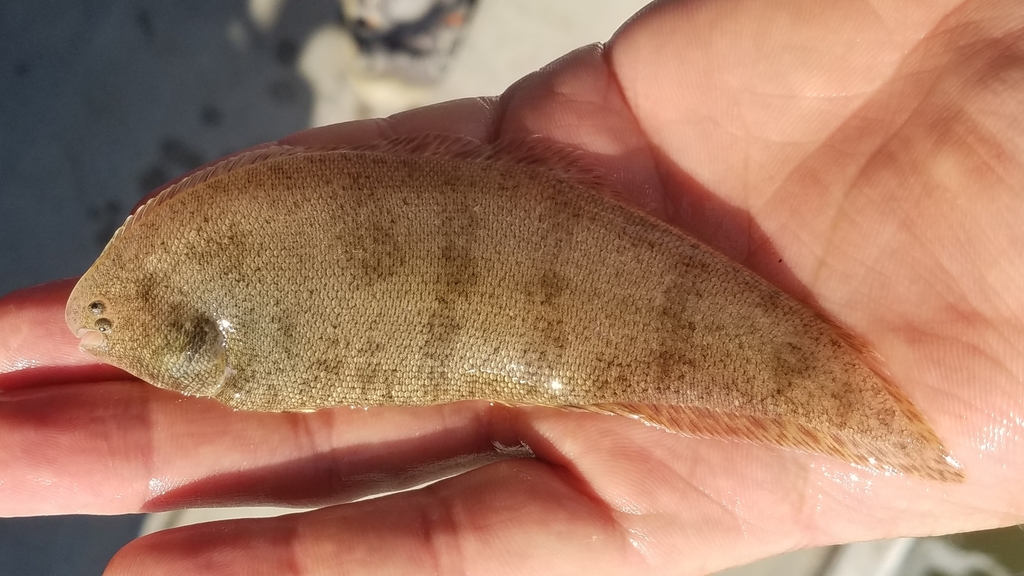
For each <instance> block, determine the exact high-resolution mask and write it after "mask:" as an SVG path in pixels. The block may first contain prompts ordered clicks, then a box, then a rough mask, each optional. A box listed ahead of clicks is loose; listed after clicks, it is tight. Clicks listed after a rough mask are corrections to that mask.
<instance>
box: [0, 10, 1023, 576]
mask: <svg viewBox="0 0 1024 576" xmlns="http://www.w3.org/2000/svg"><path fill="white" fill-rule="evenodd" d="M798 4H800V3H799V2H790V3H789V5H788V6H782V5H780V6H774V7H772V9H771V10H772V11H771V12H762V10H764V8H759V7H758V5H759V3H757V2H748V3H733V4H726V3H711V2H704V3H699V2H689V3H677V4H666V5H662V6H659V7H658V8H656V9H654V10H651V11H649V12H648V13H647V14H645V15H644V16H643V17H641V18H639V19H637V20H635V21H634V22H632V23H631V24H630V25H628V26H627V27H625V28H624V29H623V30H622V31H620V33H619V35H617V37H616V39H615V40H614V41H613V42H612V43H611V45H610V47H609V48H608V49H607V50H606V51H604V52H601V51H599V50H597V49H593V48H592V49H585V50H581V51H579V52H576V53H574V54H573V55H571V56H569V57H567V58H565V59H563V60H562V61H560V62H559V63H558V64H557V65H555V66H553V67H551V68H549V69H546V70H544V71H542V72H540V73H538V74H535V75H533V76H530V77H528V78H526V79H524V81H522V82H521V83H519V84H517V85H516V86H514V87H513V88H511V89H510V90H509V91H508V92H507V93H506V94H505V95H504V96H503V97H502V99H501V100H499V101H497V102H495V101H486V100H476V101H463V102H458V103H453V104H448V105H443V106H440V107H435V108H433V109H424V110H420V111H416V112H412V113H408V114H404V115H400V116H398V117H396V118H393V119H391V120H388V121H383V122H381V121H376V122H365V123H356V124H353V125H345V126H336V127H330V128H327V129H322V130H318V131H313V132H307V133H304V134H300V135H296V136H294V137H292V138H290V139H289V141H292V142H304V143H314V142H324V141H330V142H332V143H339V142H350V141H363V140H367V139H374V138H378V137H381V136H384V135H390V134H393V133H406V132H417V131H427V130H433V131H442V130H443V131H448V132H452V131H456V132H461V133H464V134H467V135H469V136H474V137H477V138H480V139H483V140H488V139H494V138H498V137H502V136H515V135H526V134H543V135H546V136H548V137H551V138H553V139H556V140H560V141H564V142H567V143H570V144H573V145H575V146H578V147H581V148H584V149H587V150H590V151H592V152H593V153H594V154H595V155H600V158H601V160H600V161H601V162H602V164H603V165H605V166H606V167H608V169H609V171H610V172H612V173H614V174H615V175H616V177H617V178H618V179H619V180H620V182H621V184H622V187H623V188H624V189H625V190H627V191H628V192H630V194H631V198H632V199H633V200H634V201H635V202H636V203H638V204H639V205H641V206H642V207H644V208H645V209H647V210H650V211H652V212H654V213H655V214H657V215H658V216H660V217H663V218H666V219H668V220H670V221H672V222H674V223H675V224H676V225H678V226H680V227H681V228H683V229H685V230H687V231H689V232H691V233H693V234H694V235H695V236H697V237H699V238H701V239H703V240H704V241H706V242H708V243H709V244H711V245H713V246H715V247H716V248H718V249H720V250H722V251H723V252H725V253H726V254H727V255H729V256H731V257H734V258H736V259H737V260H739V261H741V262H743V263H744V264H745V265H747V266H749V267H751V268H752V269H754V270H755V271H756V272H757V273H759V274H761V275H763V276H765V277H766V278H768V279H769V280H771V281H773V282H775V283H777V284H778V285H780V286H782V287H783V288H784V289H786V290H788V291H790V292H791V293H793V294H794V295H796V296H797V297H799V298H802V299H805V300H816V301H817V302H818V303H819V304H820V305H821V306H822V307H823V308H824V309H826V310H828V311H829V312H830V313H831V314H833V315H834V316H836V317H837V318H839V319H840V320H841V321H843V322H844V323H845V324H847V325H848V326H849V327H850V328H851V329H853V330H854V331H855V332H857V333H859V334H860V335H862V336H863V337H864V338H865V339H867V340H868V341H869V342H871V344H872V345H873V346H874V348H875V349H876V350H877V351H878V352H879V354H880V355H881V356H882V357H883V358H884V359H885V364H886V366H887V368H888V369H889V371H890V373H891V375H892V378H893V380H894V381H895V382H897V383H898V384H899V385H900V386H902V387H903V388H904V390H906V391H907V393H908V394H909V395H910V396H911V397H912V398H913V399H914V401H915V402H916V403H917V404H918V406H919V407H920V408H921V410H922V412H923V413H924V414H925V415H926V417H928V419H929V421H930V422H931V423H932V425H933V426H934V427H935V428H936V430H937V431H938V433H939V434H940V436H941V437H942V438H943V439H944V440H945V441H946V443H947V447H948V448H949V449H950V450H951V451H952V453H953V454H954V455H955V456H956V458H957V459H958V460H959V461H960V463H961V464H962V465H963V466H964V470H965V472H966V474H967V476H968V482H967V483H966V484H965V485H962V486H949V485H940V484H934V483H925V482H922V481H919V480H915V479H911V478H906V477H898V476H883V475H879V474H876V473H873V472H870V471H863V470H858V469H855V468H852V467H850V466H847V465H845V464H843V463H841V462H837V461H835V460H832V459H828V458H823V457H815V456H810V455H806V454H800V453H795V452H789V451H784V450H779V449H775V448H770V447H762V446H752V445H746V444H738V443H729V442H721V441H714V440H695V439H688V438H681V437H678V436H675V435H670V434H666V433H664V432H660V431H658V430H654V429H649V428H646V427H643V426H640V425H638V424H636V423H633V422H629V421H625V420H620V419H616V418H604V417H599V416H593V415H587V414H573V413H564V412H560V411H557V410H551V409H539V408H538V409H522V410H510V409H506V408H502V407H493V406H488V405H486V404H479V403H468V404H462V405H452V406H440V407H432V408H425V409H377V410H371V411H366V412H364V411H361V410H347V409H343V410H335V411H328V412H323V413H317V414H310V415H267V414H243V413H231V412H230V411H228V410H226V409H224V408H223V407H221V406H219V405H216V404H214V403H212V402H206V401H201V400H192V399H189V400H182V399H180V398H179V397H177V396H175V395H173V394H170V393H165V392H161V391H158V390H156V389H153V388H151V387H148V386H139V385H137V383H132V382H106V383H93V384H89V385H87V386H65V385H57V384H63V383H70V382H74V381H81V380H83V379H86V378H88V377H89V373H90V370H92V368H90V367H89V366H88V361H87V360H86V359H84V358H82V357H80V356H78V355H77V354H76V352H75V351H74V350H75V342H74V340H73V339H72V338H70V335H66V334H64V332H65V331H66V328H64V327H63V326H62V322H61V313H62V307H63V304H62V301H61V299H62V298H64V297H66V289H67V287H56V288H52V289H50V290H49V291H46V290H44V291H36V292H29V293H26V294H23V295H22V296H20V297H19V298H17V299H11V300H8V302H7V306H5V307H3V308H0V323H2V324H3V325H4V326H5V327H7V328H6V329H5V331H4V332H5V336H3V337H5V338H7V339H8V340H9V342H10V343H11V344H12V345H10V346H6V347H5V348H4V349H2V350H0V368H4V371H7V370H12V369H13V368H12V367H18V366H24V365H28V364H31V363H32V362H34V363H36V364H37V365H42V366H50V367H65V369H62V370H61V371H52V372H43V371H41V370H42V369H40V370H39V371H36V372H33V371H22V372H21V374H26V373H38V374H45V375H46V379H45V383H47V384H54V385H52V386H46V387H33V389H32V390H30V391H28V392H21V393H18V394H12V395H10V398H11V399H10V400H9V401H7V402H4V403H2V404H0V413H2V417H0V428H2V432H0V435H2V436H3V437H4V438H5V439H7V440H5V446H3V447H0V454H4V456H5V458H4V461H8V462H12V463H13V465H11V466H8V467H5V471H4V473H3V477H0V480H3V482H2V483H0V495H2V497H0V503H2V505H0V510H3V513H5V514H14V515H22V514H42V513H61V512H64V513H67V512H76V511H82V512H93V513H117V512H128V511H135V510H138V509H161V508H170V507H175V506H182V505H189V504H193V505H194V504H205V505H215V504H224V503H243V502H276V503H282V502H284V503H295V504H317V503H319V504H322V503H334V502H339V501H344V500H347V499H351V498H354V497H358V496H361V495H365V494H369V493H373V492H375V491H378V490H380V489H383V488H390V487H396V486H404V485H407V484H408V483H410V482H414V481H416V480H418V479H421V478H425V477H429V476H431V475H434V474H436V469H434V468H432V467H431V465H430V464H429V463H431V462H435V461H438V460H443V459H446V458H452V457H455V456H458V455H462V454H468V453H474V452H486V451H487V450H488V449H489V447H490V445H491V442H492V441H498V442H501V443H504V444H506V445H510V444H516V443H518V442H520V441H525V442H526V443H527V444H528V445H530V446H531V448H533V449H534V451H535V452H536V453H537V456H538V458H537V459H536V460H513V461H504V462H499V463H496V464H492V465H490V466H487V467H485V468H480V469H477V470H474V471H472V472H469V473H466V474H463V475H461V476H457V477H455V478H452V479H449V480H445V481H443V482H441V483H439V484H436V485H434V486H432V487H430V488H427V489H425V490H422V491H417V492H413V493H405V494H398V495H392V496H387V497H384V498H381V499H378V500H372V501H367V502H362V503H357V504H348V505H338V506H331V507H327V508H323V509H321V510H318V511H316V512H311V513H306V514H302V515H295V516H290V517H285V518H281V519H274V520H261V521H244V522H237V523H235V524H233V529H231V530H227V531H225V530H221V529H218V528H211V527H198V528H189V529H184V530H179V531H176V532H172V533H166V534H161V535H156V536H155V537H150V538H147V539H145V540H142V541H139V542H137V543H135V544H133V545H132V546H129V547H128V548H126V549H125V551H123V552H122V554H120V555H119V556H118V558H117V559H115V561H114V563H113V564H112V567H111V571H112V572H115V573H117V572H119V571H120V570H124V571H128V570H131V569H140V568H141V567H144V568H145V571H146V573H153V574H155V573H163V571H165V572H166V573H169V574H170V573H197V572H201V571H203V570H205V571H206V572H204V573H234V572H239V571H244V570H245V567H246V566H249V567H255V566H258V567H260V569H262V570H265V571H267V572H272V573H276V572H282V573H301V574H321V573H335V572H336V571H338V570H339V567H346V566H359V567H366V568H367V569H368V570H369V571H372V572H375V573H420V572H423V571H424V566H426V567H428V568H427V570H428V571H430V570H436V571H437V572H438V573H449V572H461V571H464V572H468V573H510V574H511V573H524V574H526V573H561V572H566V573H570V572H571V573H576V572H579V573H615V574H627V573H649V571H650V570H651V567H652V566H653V567H655V568H660V569H661V570H664V571H666V572H672V573H676V572H679V571H683V572H686V573H697V572H702V571H708V570H714V569H718V568H722V567H726V566H729V565H733V564H738V563H742V562H744V561H747V560H750V559H754V558H757V557H760V556H764V555H768V554H772V553H776V552H780V551H783V550H786V549H791V548H794V547H800V546H808V545H816V544H825V543H832V542H842V541H851V540H861V539H869V538H880V537H886V536H896V535H909V534H928V533H939V532H944V531H957V530H968V529H972V528H982V527H988V526H995V525H1000V524H1008V523H1013V522H1019V521H1021V520H1020V519H1021V516H1022V514H1021V511H1022V510H1024V496H1022V495H1021V494H1020V493H1019V491H1016V490H1015V489H1016V486H1018V485H1019V482H1020V479H1021V478H1022V477H1024V442H1022V440H1021V438H1022V436H1024V434H1022V432H1024V416H1022V414H1024V406H1022V404H1024V401H1022V394H1021V385H1022V379H1024V363H1022V361H1021V358H1022V354H1021V350H1022V348H1024V296H1022V295H1021V294H1024V292H1021V291H1020V290H1018V289H1017V287H1018V286H1019V285H1020V284H1021V280H1022V279H1024V260H1022V259H1021V257H1020V254H1019V252H1020V247H1022V246H1024V229H1022V228H1021V227H1020V226H1019V222H1020V221H1021V220H1022V219H1024V195H1022V194H1021V193H1020V190H1021V189H1022V185H1024V167H1022V158H1024V130H1022V128H1024V126H1022V125H1021V124H1022V121H1021V120H1020V118H1019V116H1020V114H1019V113H1017V112H1019V111H1020V109H1021V106H1022V102H1021V101H1020V97H1019V94H1022V93H1024V91H1022V88H1024V86H1022V84H1024V74H1022V71H1024V59H1022V57H1021V56H1020V54H1021V48H1022V46H1024V43H1022V39H1021V38H1022V37H1021V35H1020V33H1019V30H1020V29H1021V27H1022V24H1024V11H1021V10H1020V9H1019V8H1016V7H1015V6H1014V5H1013V3H1012V2H1006V3H1003V4H1004V6H999V5H998V3H995V4H997V5H995V6H973V5H972V6H960V7H954V8H952V9H950V8H947V9H942V8H941V7H939V6H929V7H928V8H921V7H917V6H908V7H904V8H902V12H900V10H901V8H900V7H895V8H893V7H889V8H888V10H889V13H882V12H874V11H870V10H869V9H868V8H866V7H864V6H863V5H861V4H858V3H848V4H849V5H848V6H847V5H843V4H842V3H833V4H831V5H830V8H829V12H828V13H823V12H820V11H818V12H815V11H813V10H812V9H811V8H809V7H807V8H801V7H800V6H798ZM979 4H980V3H979ZM808 6H810V4H808ZM925 12H928V13H925ZM705 30H714V33H713V35H712V34H711V33H707V32H704V31H705ZM40 318H45V319H46V320H45V321H42V322H41V321H40V320H39V319H40ZM55 339H59V345H55V344H54V340H55ZM5 354H6V356H5ZM27 363H28V364H27ZM5 367H6V368H5ZM54 370H56V368H54ZM10 376H12V375H9V378H8V379H7V380H2V379H0V386H8V384H5V382H14V381H15V380H14V378H13V377H10ZM32 380H33V383H37V382H40V381H41V379H40V378H33V379H32ZM21 381H22V382H25V381H27V379H26V378H25V377H22V378H21ZM41 438H50V440H48V441H47V443H46V444H45V445H44V446H43V447H42V448H40V444H41V441H40V439H41ZM15 495H19V496H20V497H21V498H20V499H18V500H15V498H14V496H15ZM25 495H28V496H29V497H28V498H25V497H24V496H25ZM286 570H291V572H285V571H286Z"/></svg>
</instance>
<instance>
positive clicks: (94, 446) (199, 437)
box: [0, 382, 544, 516]
mask: <svg viewBox="0 0 1024 576" xmlns="http://www.w3.org/2000/svg"><path fill="white" fill-rule="evenodd" d="M521 417H522V415H521V414H520V413H518V412H516V411H513V410H510V409H508V408H504V407H491V406H489V405H487V404H486V403H463V404H456V405H447V406H434V407H425V408H390V409H388V408H375V409H368V410H364V409H349V408H341V409H336V410H325V411H321V412H318V413H315V414H276V413H275V414H270V413H246V412H232V411H231V410H230V409H229V408H227V407H225V406H223V405H221V404H219V403H217V402H215V401H212V400H208V399H198V398H185V397H182V396H180V395H178V394H176V393H172V392H166V391H162V390H159V389H156V388H153V387H151V386H148V385H145V384H142V383H140V382H122V383H98V384H86V385H78V386H51V387H42V388H36V389H32V390H21V391H15V392H10V393H5V394H4V395H2V396H0V438H3V439H4V441H3V442H2V443H0V462H3V463H4V465H3V466H2V467H0V516H24V515H39V514H58V513H67V512H76V513H102V514H116V513H126V512H137V511H140V510H143V511H156V510H163V509H170V508H180V507H185V506H215V505H240V504H269V503H273V504H277V505H296V506H312V505H322V504H324V503H334V502H342V501H348V500H351V499H354V498H360V497H363V496H367V495H371V494H377V493H380V492H383V491H390V490H396V489H401V488H408V487H410V486H414V485H417V484H420V483H422V482H425V481H429V480H436V479H437V478H439V477H443V476H446V475H450V474H453V473H458V472H461V471H464V470H466V469H470V468H473V467H476V466H480V465H482V464H484V463H487V462H491V461H494V460H496V459H501V458H508V457H521V456H523V455H524V454H523V452H522V451H519V452H515V451H509V450H504V449H502V446H508V447H516V446H518V445H519V444H520V443H521V442H522V441H528V442H529V443H530V444H532V445H535V446H543V445H544V442H543V439H541V438H537V437H532V436H531V435H530V434H529V433H527V434H526V435H525V438H520V433H519V427H520V426H519V424H517V420H518V419H519V418H521ZM534 436H535V435H534ZM495 443H498V445H497V446H496V445H495Z"/></svg>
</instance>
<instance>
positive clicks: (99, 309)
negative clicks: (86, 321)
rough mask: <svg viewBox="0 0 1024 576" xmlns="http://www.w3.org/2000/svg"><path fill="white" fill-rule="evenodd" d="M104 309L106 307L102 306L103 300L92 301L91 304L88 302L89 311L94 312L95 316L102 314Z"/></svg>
mask: <svg viewBox="0 0 1024 576" xmlns="http://www.w3.org/2000/svg"><path fill="white" fill-rule="evenodd" d="M106 309H107V307H106V306H104V305H103V302H100V301H99V300H97V301H95V302H93V303H92V304H89V311H90V312H92V313H93V314H95V315H96V316H99V315H100V314H103V312H105V311H106Z"/></svg>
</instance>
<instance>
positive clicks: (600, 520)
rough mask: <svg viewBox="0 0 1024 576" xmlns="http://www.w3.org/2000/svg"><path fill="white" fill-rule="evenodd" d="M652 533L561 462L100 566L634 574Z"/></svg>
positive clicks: (276, 521)
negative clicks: (599, 498)
mask: <svg viewBox="0 0 1024 576" xmlns="http://www.w3.org/2000/svg"><path fill="white" fill-rule="evenodd" d="M695 519H696V518H695ZM628 520H630V523H631V524H637V523H639V522H637V519H636V518H629V519H628ZM648 536H649V534H648V533H646V532H644V531H642V530H639V529H634V530H632V531H631V527H629V526H626V525H623V524H621V523H620V518H619V517H618V515H616V514H615V513H613V512H611V511H609V510H608V509H607V508H605V507H604V506H602V505H601V504H600V503H599V502H595V501H593V500H591V499H589V498H587V497H586V495H585V494H584V493H583V492H581V491H580V490H579V489H578V487H577V486H575V485H574V483H573V480H572V479H567V478H566V477H565V476H564V475H563V474H561V473H560V472H559V471H558V470H556V469H553V468H551V467H549V466H546V465H544V464H540V463H507V464H496V465H493V466H488V467H486V468H483V469H480V470H478V471H476V472H473V473H470V474H466V475H463V476H460V477H458V478H455V479H451V480H447V481H444V482H441V483H439V484H436V485H433V486H431V487H429V488H426V489H423V490H417V491H414V492H409V493H404V494H398V495H393V496H388V497H385V498H380V499H376V500H370V501H366V502H360V503H356V504H352V505H345V506H338V507H333V508H327V509H323V510H318V511H315V512H310V513H305V514H296V515H290V516H284V517H278V518H272V519H261V520H238V521H227V522H218V523H213V524H207V525H200V526H191V527H186V528H179V529H175V530H170V531H166V532H159V533H156V534H152V535H149V536H147V537H144V538H142V539H140V540H137V541H135V542H133V543H131V544H129V545H128V546H127V547H126V548H124V549H123V550H121V551H120V552H119V553H118V554H117V556H115V558H114V559H113V560H112V562H111V563H110V565H109V566H108V568H107V571H106V572H105V574H107V575H108V576H111V575H117V574H140V573H141V574H153V575H159V574H203V575H209V576H213V575H228V574H247V573H251V572H252V571H259V572H261V573H263V572H265V573H273V574H294V575H296V576H299V575H303V576H312V575H326V574H338V573H368V574H394V575H398V574H424V573H430V574H455V573H458V574H509V575H513V574H640V573H650V570H651V569H652V568H653V567H654V566H653V565H656V563H657V560H658V558H657V554H658V550H651V549H648V546H650V545H651V543H650V542H649V541H648ZM631 540H632V542H631ZM697 562H699V561H695V562H694V563H697ZM687 568H692V565H691V566H690V567H687V566H685V565H684V566H675V569H676V570H684V571H685V570H686V569H687Z"/></svg>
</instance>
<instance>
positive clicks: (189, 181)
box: [100, 144, 315, 256]
mask: <svg viewBox="0 0 1024 576" xmlns="http://www.w3.org/2000/svg"><path fill="white" fill-rule="evenodd" d="M310 151H315V149H311V148H303V147H301V146H283V145H276V144H275V145H270V146H266V147H263V148H257V149H255V150H249V151H247V152H242V153H240V154H236V155H234V156H231V157H228V158H225V159H224V160H221V161H220V162H217V163H215V164H212V165H210V166H207V167H206V168H203V169H201V170H197V171H195V172H193V173H192V174H189V175H188V176H186V177H185V178H182V179H181V180H179V181H178V182H175V183H174V184H171V185H170V186H168V187H166V188H164V189H163V190H161V191H160V192H158V193H157V194H156V195H155V196H153V197H152V198H150V199H149V200H148V201H147V202H146V203H145V204H143V205H142V206H139V209H138V210H136V211H135V212H134V213H132V214H131V215H129V216H128V218H127V219H125V221H124V224H121V227H120V228H118V229H117V231H116V232H114V236H113V237H112V238H111V239H110V242H108V243H107V246H110V244H112V243H113V242H114V241H115V240H117V239H118V238H120V237H121V236H122V235H124V234H125V233H126V232H127V231H128V230H130V229H131V227H132V225H133V224H134V223H135V222H138V221H139V220H140V219H141V218H143V217H144V215H145V214H146V212H147V211H148V210H152V209H153V208H154V207H156V206H159V205H160V204H163V203H164V202H167V201H168V200H170V199H172V198H174V197H175V196H177V195H178V194H181V193H182V192H185V191H186V190H189V189H191V188H194V187H196V186H198V185H200V184H202V183H204V182H209V181H210V180H213V179H214V178H217V177H218V176H223V175H224V174H227V173H229V172H233V171H235V170H237V169H239V168H244V167H246V166H252V165H255V164H260V163H262V162H266V161H268V160H275V159H277V158H286V157H288V156H297V155H299V154H304V153H308V152H310ZM105 251H106V248H104V252H105ZM100 256H102V253H101V254H100Z"/></svg>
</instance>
